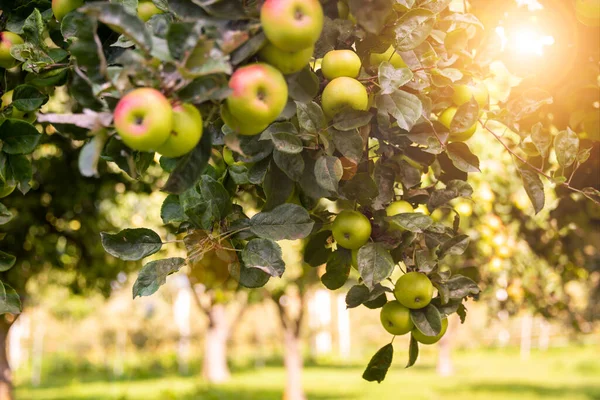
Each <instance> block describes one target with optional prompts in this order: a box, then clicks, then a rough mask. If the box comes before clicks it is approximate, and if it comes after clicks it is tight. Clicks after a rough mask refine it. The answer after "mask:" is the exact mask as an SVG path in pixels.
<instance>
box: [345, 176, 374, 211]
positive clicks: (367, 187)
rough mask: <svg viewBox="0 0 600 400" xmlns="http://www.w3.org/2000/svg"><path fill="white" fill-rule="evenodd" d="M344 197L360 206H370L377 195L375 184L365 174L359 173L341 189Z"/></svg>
mask: <svg viewBox="0 0 600 400" xmlns="http://www.w3.org/2000/svg"><path fill="white" fill-rule="evenodd" d="M342 192H343V193H344V195H345V196H346V197H347V198H348V199H350V200H356V201H358V203H360V204H370V203H371V201H372V200H373V199H374V198H376V197H377V195H379V189H378V188H377V184H376V183H375V181H374V180H373V178H371V175H369V173H367V172H359V173H358V174H356V175H354V178H352V179H351V180H349V181H348V182H346V184H345V185H344V186H343V188H342Z"/></svg>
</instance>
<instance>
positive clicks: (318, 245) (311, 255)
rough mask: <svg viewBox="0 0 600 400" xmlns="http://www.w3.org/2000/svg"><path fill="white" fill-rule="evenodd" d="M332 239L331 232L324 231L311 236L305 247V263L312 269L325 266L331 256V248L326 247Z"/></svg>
mask: <svg viewBox="0 0 600 400" xmlns="http://www.w3.org/2000/svg"><path fill="white" fill-rule="evenodd" d="M330 237H331V231H322V232H318V233H316V234H314V235H312V236H310V238H309V240H308V243H307V244H306V246H305V247H304V262H305V263H307V264H308V265H310V266H311V267H318V266H319V265H323V264H325V263H326V262H327V260H328V259H329V255H330V254H331V248H328V247H325V246H326V245H327V243H328V241H329V238H330Z"/></svg>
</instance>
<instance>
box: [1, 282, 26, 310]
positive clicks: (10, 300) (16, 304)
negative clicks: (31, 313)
mask: <svg viewBox="0 0 600 400" xmlns="http://www.w3.org/2000/svg"><path fill="white" fill-rule="evenodd" d="M21 310H22V308H21V299H20V298H19V295H18V294H17V292H16V290H15V289H13V288H12V287H10V286H9V285H8V284H7V283H4V282H2V281H0V315H2V314H6V313H10V314H20V313H21Z"/></svg>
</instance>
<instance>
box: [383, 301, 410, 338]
mask: <svg viewBox="0 0 600 400" xmlns="http://www.w3.org/2000/svg"><path fill="white" fill-rule="evenodd" d="M379 319H380V320H381V325H383V327H384V328H385V330H386V331H388V332H389V333H391V334H392V335H404V334H405V333H408V332H410V331H411V330H412V329H413V328H414V327H415V324H414V323H413V322H412V320H411V319H410V310H409V309H408V308H406V307H404V306H403V305H402V304H400V303H399V302H397V301H395V300H394V301H389V302H387V303H386V304H385V305H384V306H383V307H382V308H381V314H379Z"/></svg>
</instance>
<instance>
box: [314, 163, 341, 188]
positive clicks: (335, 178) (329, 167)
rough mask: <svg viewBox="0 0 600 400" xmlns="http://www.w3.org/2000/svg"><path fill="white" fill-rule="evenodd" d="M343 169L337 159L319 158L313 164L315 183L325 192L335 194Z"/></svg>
mask: <svg viewBox="0 0 600 400" xmlns="http://www.w3.org/2000/svg"><path fill="white" fill-rule="evenodd" d="M343 174H344V168H343V167H342V162H341V161H340V159H339V158H337V157H334V156H321V157H319V158H318V159H317V161H316V162H315V177H316V179H317V183H318V184H319V186H321V187H322V188H323V189H325V190H329V191H331V192H337V189H338V183H339V182H340V180H341V179H342V175H343Z"/></svg>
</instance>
